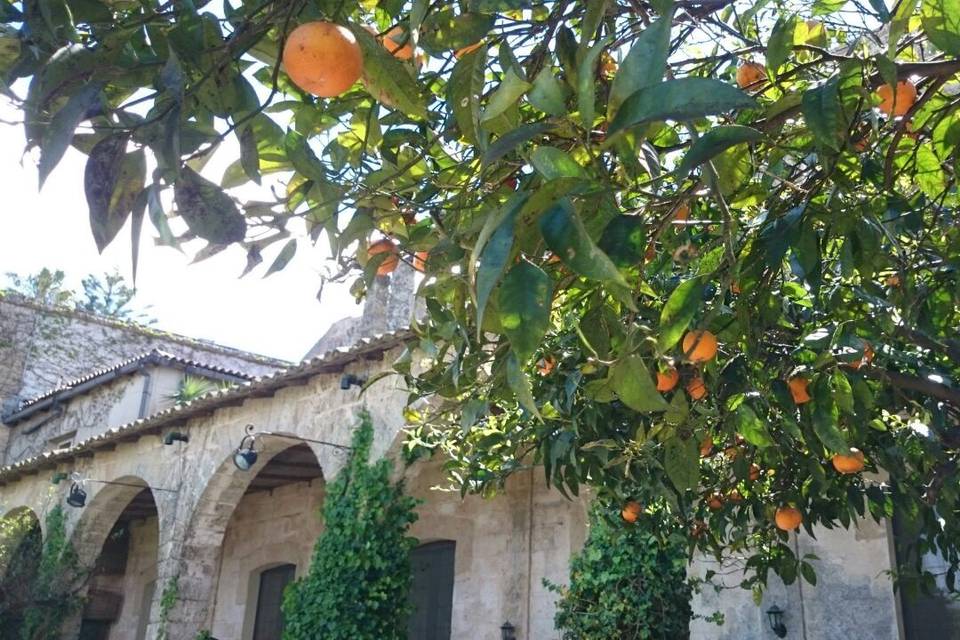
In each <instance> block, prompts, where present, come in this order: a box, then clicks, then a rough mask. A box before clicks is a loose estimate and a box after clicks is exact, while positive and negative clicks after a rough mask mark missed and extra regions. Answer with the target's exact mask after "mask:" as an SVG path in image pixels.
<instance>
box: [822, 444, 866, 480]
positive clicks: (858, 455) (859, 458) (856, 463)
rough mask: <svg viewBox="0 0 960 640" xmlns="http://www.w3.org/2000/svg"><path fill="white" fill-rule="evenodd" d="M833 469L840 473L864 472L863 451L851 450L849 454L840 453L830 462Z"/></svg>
mask: <svg viewBox="0 0 960 640" xmlns="http://www.w3.org/2000/svg"><path fill="white" fill-rule="evenodd" d="M830 461H831V462H832V463H833V468H834V469H836V470H837V471H839V472H840V473H845V474H846V473H860V472H861V471H863V467H864V464H863V451H860V450H859V449H856V448H853V447H851V448H850V452H849V453H838V454H837V455H835V456H833V458H832V459H831V460H830Z"/></svg>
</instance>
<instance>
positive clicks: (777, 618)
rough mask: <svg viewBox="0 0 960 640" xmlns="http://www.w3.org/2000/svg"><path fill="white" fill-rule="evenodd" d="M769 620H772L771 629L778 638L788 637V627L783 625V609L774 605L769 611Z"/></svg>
mask: <svg viewBox="0 0 960 640" xmlns="http://www.w3.org/2000/svg"><path fill="white" fill-rule="evenodd" d="M767 618H768V619H769V620H770V629H772V630H773V632H774V633H775V634H776V635H777V637H778V638H784V637H786V635H787V625H785V624H783V609H781V608H780V607H778V606H777V605H773V606H772V607H770V608H769V609H767Z"/></svg>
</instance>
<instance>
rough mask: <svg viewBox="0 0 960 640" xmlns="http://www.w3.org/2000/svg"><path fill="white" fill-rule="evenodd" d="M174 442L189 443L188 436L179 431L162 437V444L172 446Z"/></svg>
mask: <svg viewBox="0 0 960 640" xmlns="http://www.w3.org/2000/svg"><path fill="white" fill-rule="evenodd" d="M174 442H190V436H188V435H187V434H185V433H183V432H181V431H171V432H170V433H168V434H167V435H165V436H163V444H167V445H170V444H173V443H174Z"/></svg>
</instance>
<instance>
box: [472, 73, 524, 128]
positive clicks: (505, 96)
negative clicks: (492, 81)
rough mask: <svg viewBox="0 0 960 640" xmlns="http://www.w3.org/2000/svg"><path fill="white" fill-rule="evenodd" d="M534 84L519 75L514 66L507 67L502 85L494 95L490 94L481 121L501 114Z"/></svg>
mask: <svg viewBox="0 0 960 640" xmlns="http://www.w3.org/2000/svg"><path fill="white" fill-rule="evenodd" d="M532 86H533V85H532V84H530V83H529V82H527V81H526V80H524V79H522V78H521V77H520V76H518V75H517V74H516V72H515V71H514V70H513V68H512V67H511V68H510V69H507V71H506V73H505V74H504V76H503V81H502V82H501V83H500V86H499V87H497V89H496V91H494V92H493V95H491V96H490V100H489V101H487V107H486V108H485V109H484V110H483V114H482V115H481V116H480V122H487V121H489V120H493V119H494V118H496V117H497V116H499V115H501V114H502V113H503V112H505V111H506V110H507V109H509V108H510V107H512V106H513V105H514V103H516V101H517V100H519V99H520V97H521V96H523V94H525V93H526V92H527V90H528V89H529V88H530V87H532Z"/></svg>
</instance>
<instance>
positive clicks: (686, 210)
mask: <svg viewBox="0 0 960 640" xmlns="http://www.w3.org/2000/svg"><path fill="white" fill-rule="evenodd" d="M689 217H690V205H688V204H687V203H686V202H681V203H680V205H679V206H678V207H677V209H676V211H675V212H674V214H673V219H674V220H680V221H681V222H682V221H683V220H686V219H688V218H689Z"/></svg>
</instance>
